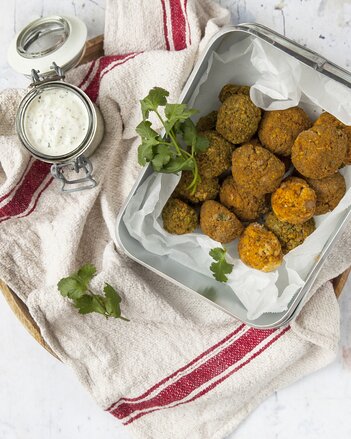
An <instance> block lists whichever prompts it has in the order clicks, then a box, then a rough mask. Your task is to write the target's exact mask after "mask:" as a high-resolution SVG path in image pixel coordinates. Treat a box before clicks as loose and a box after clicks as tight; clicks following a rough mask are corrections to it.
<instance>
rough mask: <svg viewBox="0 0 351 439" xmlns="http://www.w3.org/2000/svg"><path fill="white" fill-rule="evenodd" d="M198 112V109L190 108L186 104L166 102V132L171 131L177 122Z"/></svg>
mask: <svg viewBox="0 0 351 439" xmlns="http://www.w3.org/2000/svg"><path fill="white" fill-rule="evenodd" d="M196 113H197V111H196V110H192V109H190V108H188V106H187V105H186V104H166V106H165V116H166V117H167V119H168V120H167V121H166V122H165V124H164V125H165V128H166V134H168V133H169V132H170V130H171V129H172V128H173V127H174V125H175V124H176V123H177V122H181V121H184V120H187V119H189V117H191V116H193V115H194V114H196Z"/></svg>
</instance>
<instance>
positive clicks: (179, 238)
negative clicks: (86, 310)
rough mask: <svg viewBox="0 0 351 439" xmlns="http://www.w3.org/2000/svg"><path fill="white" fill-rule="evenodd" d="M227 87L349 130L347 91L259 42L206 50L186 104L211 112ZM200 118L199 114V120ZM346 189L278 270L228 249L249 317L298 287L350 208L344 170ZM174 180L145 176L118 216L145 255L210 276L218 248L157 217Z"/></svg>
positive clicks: (282, 302) (283, 304) (350, 169)
mask: <svg viewBox="0 0 351 439" xmlns="http://www.w3.org/2000/svg"><path fill="white" fill-rule="evenodd" d="M228 82H233V83H236V84H242V85H246V84H248V85H251V91H250V94H251V99H252V100H253V102H254V103H255V104H256V105H258V106H259V107H261V108H263V109H265V110H277V109H286V108H290V107H292V106H296V105H299V106H301V107H302V108H304V109H305V111H306V112H307V113H308V114H309V115H310V116H311V117H312V118H313V119H315V118H316V117H317V116H318V115H319V114H320V112H321V110H322V108H323V109H325V110H327V111H328V112H330V113H332V114H334V115H335V116H336V117H337V118H338V119H340V120H342V121H343V122H344V123H346V124H348V125H351V90H350V89H349V88H347V87H345V86H343V85H340V84H338V83H336V82H335V81H334V80H331V79H328V78H326V77H325V76H323V75H322V74H321V73H319V72H317V71H315V70H313V69H311V68H309V67H306V66H303V65H302V64H301V63H300V62H299V61H297V60H296V59H294V58H292V57H290V56H288V55H287V54H285V53H283V52H281V51H280V50H278V49H276V48H275V47H273V46H270V45H269V44H268V43H265V42H264V41H259V40H257V39H255V38H252V37H248V38H246V39H244V40H242V41H240V42H239V43H236V44H234V45H232V46H231V48H230V49H229V50H228V51H226V53H221V54H218V53H215V52H214V53H213V54H212V55H211V57H210V60H209V64H208V68H207V71H206V73H205V74H204V75H203V77H202V78H201V80H200V81H199V83H198V85H197V87H196V89H195V91H194V93H193V96H192V97H191V99H190V102H189V105H190V106H192V107H194V108H198V109H201V115H204V114H207V113H209V112H210V111H213V110H214V109H216V108H218V106H219V105H220V103H219V101H218V94H219V91H220V89H221V88H222V86H223V85H224V84H226V83H228ZM201 115H199V116H198V117H200V116H201ZM341 173H342V174H343V175H344V177H345V179H346V187H347V192H346V194H345V196H344V198H343V199H342V200H341V202H340V203H339V205H338V206H337V207H336V209H334V211H333V212H330V213H328V214H325V215H320V216H318V217H315V220H316V230H315V232H314V233H313V234H312V235H310V236H309V237H308V238H307V239H306V240H305V242H304V243H303V244H302V245H301V246H299V247H297V248H296V249H294V250H293V251H291V252H289V254H288V255H286V256H285V257H284V262H283V264H282V265H281V267H279V269H278V270H276V271H274V272H271V273H263V272H260V271H258V270H254V269H252V268H250V267H247V266H246V265H245V264H243V263H242V262H241V260H240V259H239V258H238V252H237V240H236V241H234V242H233V243H231V244H229V245H227V246H226V247H227V248H228V253H229V257H230V259H231V261H232V263H233V264H234V269H233V271H232V273H231V274H230V275H229V280H228V285H229V286H230V287H231V289H232V290H233V294H235V295H236V296H237V297H238V298H239V300H240V301H241V302H242V304H243V305H244V306H245V308H246V309H247V317H248V319H250V320H254V319H257V318H258V317H259V316H261V315H262V314H263V313H266V312H281V311H284V310H285V309H286V308H287V305H288V304H289V302H290V300H291V299H292V298H293V296H294V295H295V293H296V292H297V291H298V290H299V289H300V288H301V287H302V286H303V284H304V281H305V279H306V276H307V274H308V272H309V271H310V269H311V268H312V267H313V265H314V263H315V261H316V258H317V257H318V255H319V254H320V252H321V250H322V248H323V246H324V245H325V243H326V241H327V239H328V238H329V236H330V234H331V233H333V231H334V230H335V229H336V228H337V226H338V224H339V223H340V221H341V219H342V216H343V212H344V210H345V209H346V208H347V207H348V206H349V205H351V166H346V167H345V168H343V169H342V170H341ZM179 178H180V175H169V174H156V173H155V174H152V175H151V176H150V177H149V178H148V179H147V180H146V181H145V182H144V183H143V184H142V185H141V186H140V187H139V189H138V190H137V192H136V193H135V195H134V196H133V197H132V199H131V201H130V203H129V205H128V207H127V209H126V211H125V214H124V217H123V220H124V223H125V225H126V227H127V229H128V231H129V233H130V235H131V236H133V237H134V238H135V239H137V240H138V241H139V242H140V243H141V244H142V245H143V246H144V248H145V249H146V250H148V251H150V252H152V253H154V254H157V255H160V256H162V255H168V256H169V257H170V258H171V259H173V260H175V261H177V262H179V263H180V264H183V265H184V266H187V267H189V266H191V267H192V269H193V270H195V271H197V272H199V273H202V274H204V275H206V276H209V277H211V278H212V273H211V271H210V269H209V267H210V265H211V263H212V262H213V260H212V259H211V257H210V256H209V251H210V250H211V249H212V248H214V247H220V246H221V244H219V243H218V242H216V241H214V240H212V239H211V238H209V237H207V236H205V235H203V234H202V233H201V231H200V230H197V231H195V232H194V233H191V234H186V235H172V234H169V233H168V232H166V231H165V230H164V229H163V226H162V218H161V212H162V209H163V207H164V205H165V203H166V202H167V200H168V198H169V197H170V195H171V194H172V192H173V190H174V189H175V187H176V185H177V183H178V181H179Z"/></svg>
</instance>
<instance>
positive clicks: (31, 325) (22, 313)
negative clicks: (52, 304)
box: [0, 280, 58, 358]
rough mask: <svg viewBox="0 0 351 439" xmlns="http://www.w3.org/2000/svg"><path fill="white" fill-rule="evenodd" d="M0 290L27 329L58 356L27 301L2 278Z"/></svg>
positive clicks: (52, 353) (49, 350)
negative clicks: (47, 340) (45, 338)
mask: <svg viewBox="0 0 351 439" xmlns="http://www.w3.org/2000/svg"><path fill="white" fill-rule="evenodd" d="M0 290H1V292H2V294H3V296H4V298H5V300H6V302H7V303H8V305H9V307H10V308H11V310H12V311H13V313H14V314H15V315H16V317H17V318H18V320H19V321H20V322H21V323H22V325H23V326H24V327H25V328H26V330H27V331H28V332H29V333H30V335H31V336H32V337H33V338H34V339H35V340H36V341H37V342H38V343H39V344H41V345H42V346H43V348H45V349H46V350H47V351H48V352H50V354H51V355H53V356H54V357H56V358H58V357H57V356H56V354H55V353H54V352H53V350H52V349H51V348H50V346H49V345H48V344H47V343H46V342H45V340H44V338H43V337H42V335H41V332H40V329H39V327H38V325H37V324H36V322H35V320H34V319H33V317H32V316H31V314H30V312H29V310H28V308H27V306H26V305H25V303H24V302H23V301H22V300H21V299H20V298H19V297H18V296H17V294H15V293H14V292H12V291H11V290H10V289H9V288H8V286H7V285H6V284H5V282H3V281H2V280H0Z"/></svg>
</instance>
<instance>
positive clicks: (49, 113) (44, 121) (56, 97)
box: [23, 87, 90, 156]
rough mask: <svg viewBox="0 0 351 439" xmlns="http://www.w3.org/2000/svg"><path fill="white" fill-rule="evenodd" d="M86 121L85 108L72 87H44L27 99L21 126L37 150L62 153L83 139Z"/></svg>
mask: <svg viewBox="0 0 351 439" xmlns="http://www.w3.org/2000/svg"><path fill="white" fill-rule="evenodd" d="M89 120H90V118H89V110H88V108H87V106H86V104H85V102H84V101H83V100H82V99H81V97H80V96H79V95H77V93H76V92H75V91H74V90H72V89H69V88H63V87H46V88H44V89H43V90H41V91H40V93H37V94H36V95H35V97H34V98H33V99H32V100H31V101H30V102H29V104H28V106H27V108H26V112H25V116H24V120H23V129H24V134H25V136H26V137H27V139H28V141H29V143H30V144H31V145H32V147H33V148H34V149H36V150H37V151H38V152H39V153H42V154H45V155H47V156H62V155H66V154H69V153H70V152H72V151H74V150H76V149H77V148H78V147H79V146H80V145H81V144H82V143H83V142H84V141H85V139H86V137H87V134H88V129H89Z"/></svg>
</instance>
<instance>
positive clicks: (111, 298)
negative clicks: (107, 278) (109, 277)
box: [104, 283, 122, 318]
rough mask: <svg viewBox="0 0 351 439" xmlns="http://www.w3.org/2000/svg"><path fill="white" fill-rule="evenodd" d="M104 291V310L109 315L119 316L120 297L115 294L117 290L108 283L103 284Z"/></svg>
mask: <svg viewBox="0 0 351 439" xmlns="http://www.w3.org/2000/svg"><path fill="white" fill-rule="evenodd" d="M104 292H105V307H106V312H107V313H108V315H109V316H111V317H117V318H118V317H121V307H120V302H121V300H122V299H121V298H120V296H119V295H118V294H117V291H116V290H115V289H114V288H113V287H111V285H109V284H108V283H106V284H105V287H104Z"/></svg>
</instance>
